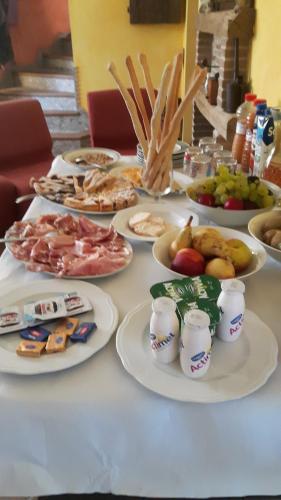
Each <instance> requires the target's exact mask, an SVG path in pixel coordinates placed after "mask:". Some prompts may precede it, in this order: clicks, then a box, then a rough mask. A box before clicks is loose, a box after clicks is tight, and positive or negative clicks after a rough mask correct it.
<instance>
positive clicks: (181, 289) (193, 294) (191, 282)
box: [150, 275, 221, 302]
mask: <svg viewBox="0 0 281 500" xmlns="http://www.w3.org/2000/svg"><path fill="white" fill-rule="evenodd" d="M220 292H221V285H220V282H219V280H218V279H217V278H214V277H213V276H207V275H201V276H194V277H192V278H191V277H186V278H183V279H179V280H178V279H175V280H171V281H164V282H162V283H156V284H155V285H153V286H152V287H151V288H150V293H151V295H152V297H153V298H154V299H156V298H157V297H163V296H164V297H170V298H171V299H173V300H174V301H175V302H179V301H180V300H183V299H185V300H187V301H188V302H190V301H193V300H194V299H206V300H210V301H214V302H216V301H217V299H218V296H219V294H220Z"/></svg>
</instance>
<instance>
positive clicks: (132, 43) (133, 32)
mask: <svg viewBox="0 0 281 500" xmlns="http://www.w3.org/2000/svg"><path fill="white" fill-rule="evenodd" d="M81 5H83V8H81ZM128 5H129V2H128V0H106V1H102V0H83V2H81V0H69V15H70V24H71V33H72V45H73V56H74V62H75V64H76V66H77V67H78V75H79V76H78V77H79V85H80V94H81V103H82V106H84V107H86V106H87V101H86V96H87V92H88V91H90V90H100V89H109V88H114V87H115V83H114V81H113V79H112V77H111V75H110V74H109V73H108V71H107V69H106V67H107V63H108V62H109V61H114V63H115V64H116V66H117V69H118V71H119V73H120V76H121V78H122V79H123V81H125V82H126V83H127V85H128V86H129V80H128V76H127V71H126V67H125V63H124V60H125V57H126V55H128V54H130V55H131V56H132V57H133V60H134V62H135V65H136V66H137V59H136V56H137V54H138V52H140V51H142V52H145V53H146V55H147V58H148V62H149V65H150V68H151V74H152V80H153V82H154V84H155V86H156V87H157V86H158V84H159V80H160V76H161V71H162V69H163V66H164V64H165V63H166V62H167V61H168V60H169V59H171V58H172V57H173V55H174V54H175V53H176V52H177V51H178V50H180V49H182V47H183V33H184V23H179V24H159V25H157V24H154V25H147V24H146V25H132V24H130V22H129V14H128V12H127V7H128ZM138 75H139V76H140V75H141V73H140V72H139V71H138Z"/></svg>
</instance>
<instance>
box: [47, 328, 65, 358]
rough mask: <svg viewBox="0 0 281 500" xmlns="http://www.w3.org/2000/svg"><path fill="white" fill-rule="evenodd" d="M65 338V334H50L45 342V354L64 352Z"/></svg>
mask: <svg viewBox="0 0 281 500" xmlns="http://www.w3.org/2000/svg"><path fill="white" fill-rule="evenodd" d="M67 338H68V337H67V335H66V333H51V335H49V338H48V341H47V345H46V352H47V353H48V354H52V353H53V352H62V351H65V349H66V342H67Z"/></svg>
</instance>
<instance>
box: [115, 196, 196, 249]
mask: <svg viewBox="0 0 281 500" xmlns="http://www.w3.org/2000/svg"><path fill="white" fill-rule="evenodd" d="M138 212H150V213H151V214H152V215H153V216H155V217H162V218H163V219H164V221H165V223H166V225H167V229H166V232H167V231H171V230H172V229H176V228H181V227H184V225H185V224H186V222H187V220H188V219H189V217H190V216H191V215H192V216H193V220H192V226H198V223H199V217H198V215H197V214H195V213H194V212H191V211H190V210H180V209H174V208H173V209H171V206H170V205H167V204H165V203H149V204H146V203H144V204H141V205H138V206H136V207H130V208H127V209H125V210H122V211H121V212H120V213H117V214H116V215H115V217H113V219H112V224H113V226H114V228H115V229H116V231H118V233H119V234H121V235H122V236H125V237H126V238H128V239H131V240H134V241H150V242H154V241H156V240H157V239H158V238H157V237H152V236H140V235H138V234H136V233H134V231H133V230H132V229H130V227H129V225H128V222H129V219H130V217H132V216H133V215H134V214H136V213H138Z"/></svg>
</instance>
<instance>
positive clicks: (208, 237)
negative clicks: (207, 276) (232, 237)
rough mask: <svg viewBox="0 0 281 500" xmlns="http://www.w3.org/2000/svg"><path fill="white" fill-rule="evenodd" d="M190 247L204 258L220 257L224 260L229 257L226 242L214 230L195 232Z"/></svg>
mask: <svg viewBox="0 0 281 500" xmlns="http://www.w3.org/2000/svg"><path fill="white" fill-rule="evenodd" d="M192 246H193V248H194V249H195V250H197V252H199V253H201V254H202V255H203V256H204V257H221V258H224V259H225V258H227V257H228V256H229V248H228V246H227V244H226V241H225V240H224V238H223V237H222V236H221V234H220V233H219V232H218V231H217V230H216V229H204V230H198V231H196V233H195V236H194V238H193V240H192Z"/></svg>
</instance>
